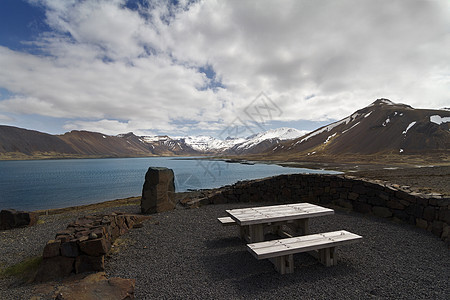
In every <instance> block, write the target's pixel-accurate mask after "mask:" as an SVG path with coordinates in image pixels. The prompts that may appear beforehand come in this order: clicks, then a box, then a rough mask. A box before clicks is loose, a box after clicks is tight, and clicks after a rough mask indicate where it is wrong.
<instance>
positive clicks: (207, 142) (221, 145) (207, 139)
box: [183, 135, 246, 152]
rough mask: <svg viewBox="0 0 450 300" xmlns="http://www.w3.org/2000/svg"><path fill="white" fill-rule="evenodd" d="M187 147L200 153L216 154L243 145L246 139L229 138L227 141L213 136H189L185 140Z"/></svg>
mask: <svg viewBox="0 0 450 300" xmlns="http://www.w3.org/2000/svg"><path fill="white" fill-rule="evenodd" d="M183 140H184V142H185V143H186V145H188V146H190V147H191V148H192V149H194V150H196V151H200V152H215V151H224V150H227V149H229V148H231V147H233V146H234V145H237V144H240V143H243V142H245V141H246V139H243V138H235V139H232V138H228V139H226V140H220V139H216V138H214V137H211V136H204V135H200V136H187V137H184V138H183Z"/></svg>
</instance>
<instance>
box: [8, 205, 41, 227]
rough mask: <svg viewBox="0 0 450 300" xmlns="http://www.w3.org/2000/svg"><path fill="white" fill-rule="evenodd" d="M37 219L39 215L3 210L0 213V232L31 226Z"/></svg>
mask: <svg viewBox="0 0 450 300" xmlns="http://www.w3.org/2000/svg"><path fill="white" fill-rule="evenodd" d="M38 219H39V215H38V214H37V213H34V212H28V211H17V210H15V209H4V210H2V211H1V212H0V230H5V229H13V228H19V227H26V226H33V225H35V224H36V223H37V221H38Z"/></svg>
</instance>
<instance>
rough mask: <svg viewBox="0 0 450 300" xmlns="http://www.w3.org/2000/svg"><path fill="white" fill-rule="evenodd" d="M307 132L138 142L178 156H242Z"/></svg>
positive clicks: (282, 130)
mask: <svg viewBox="0 0 450 300" xmlns="http://www.w3.org/2000/svg"><path fill="white" fill-rule="evenodd" d="M305 133H307V131H301V130H297V129H294V128H278V129H272V130H268V131H265V132H261V133H258V134H255V135H252V136H250V137H248V138H227V139H225V140H221V139H217V138H214V137H211V136H203V135H201V136H185V137H169V136H142V137H140V140H141V141H142V142H144V143H146V144H148V145H149V146H150V148H151V149H155V148H156V147H161V146H162V145H165V146H167V147H168V148H169V150H170V151H174V153H175V154H179V152H180V151H181V150H183V149H184V151H187V150H190V151H189V154H199V155H201V154H220V153H228V154H237V153H239V154H242V153H255V152H260V151H264V150H266V149H267V148H268V147H270V146H271V145H273V144H274V143H275V144H276V143H279V142H280V141H285V140H289V139H295V138H297V137H299V136H302V135H304V134H305Z"/></svg>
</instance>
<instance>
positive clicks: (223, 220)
mask: <svg viewBox="0 0 450 300" xmlns="http://www.w3.org/2000/svg"><path fill="white" fill-rule="evenodd" d="M217 221H219V223H220V224H222V225H223V226H232V225H237V223H236V222H235V221H234V220H233V219H232V218H231V217H222V218H217Z"/></svg>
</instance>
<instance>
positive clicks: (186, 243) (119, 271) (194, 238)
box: [0, 203, 450, 300]
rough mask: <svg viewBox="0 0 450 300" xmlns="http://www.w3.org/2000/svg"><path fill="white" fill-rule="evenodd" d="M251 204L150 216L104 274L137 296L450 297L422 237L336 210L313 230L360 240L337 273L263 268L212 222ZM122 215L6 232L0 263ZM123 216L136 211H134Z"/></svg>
mask: <svg viewBox="0 0 450 300" xmlns="http://www.w3.org/2000/svg"><path fill="white" fill-rule="evenodd" d="M259 205H270V203H264V204H261V203H259V204H258V206H259ZM248 206H252V204H249V203H244V204H226V205H209V206H204V207H200V208H198V209H177V210H174V211H171V212H166V213H160V214H155V215H153V218H152V219H150V220H148V221H146V222H145V223H144V227H142V228H137V229H133V230H131V231H130V232H129V233H127V234H126V235H124V236H122V239H123V240H124V243H123V244H122V246H121V247H120V251H119V252H117V253H115V254H113V255H112V256H110V257H109V258H107V260H106V272H107V275H108V276H109V277H116V276H118V277H123V278H134V279H136V291H135V292H136V294H135V296H136V299H280V298H284V299H296V298H301V299H313V298H314V299H332V298H333V299H342V298H345V299H357V298H374V299H383V298H391V299H450V286H449V279H450V252H449V249H448V248H447V246H446V245H445V243H444V242H442V241H441V240H439V239H438V238H437V237H435V236H433V235H431V234H430V233H428V232H426V231H423V230H421V229H418V228H415V227H413V226H410V225H407V224H396V223H393V222H391V221H388V220H384V219H379V218H375V217H371V216H365V215H361V214H358V213H353V212H346V211H343V210H336V213H335V215H333V216H326V217H320V218H315V219H313V220H311V222H310V230H311V233H318V232H325V231H334V230H339V229H346V230H349V231H351V232H354V233H357V234H360V235H362V236H363V241H362V242H360V243H356V244H353V245H347V246H341V247H338V248H337V249H338V255H339V262H338V265H337V266H334V267H330V268H326V267H324V266H322V265H321V264H319V263H318V262H317V261H316V260H315V259H313V258H312V257H311V256H309V255H308V254H297V255H295V256H294V260H295V273H294V274H287V275H280V274H278V273H277V272H276V271H275V270H274V268H273V266H272V264H271V263H270V262H269V261H267V260H261V261H258V260H256V259H255V258H254V257H253V256H252V255H251V254H250V253H249V252H247V250H246V248H245V243H244V242H243V241H242V240H240V239H239V238H238V234H237V228H236V227H233V226H230V227H223V226H221V225H220V224H219V223H218V222H217V220H216V218H217V217H220V216H225V209H230V208H239V207H248ZM118 210H119V209H118V208H108V209H102V210H97V211H95V212H81V213H80V212H79V213H65V214H60V215H54V216H44V217H41V219H43V220H44V221H45V222H44V223H43V224H39V225H37V226H35V227H31V228H23V229H16V230H11V231H3V232H1V233H0V259H1V263H2V264H3V265H12V264H14V263H17V262H19V261H21V260H22V259H23V258H26V257H30V256H35V255H40V254H41V253H42V249H43V247H44V245H45V242H46V241H47V240H48V239H52V238H53V237H54V234H55V233H56V231H58V230H60V229H64V228H65V227H66V226H67V224H68V223H70V222H72V221H73V220H75V219H76V218H77V217H78V215H85V214H86V213H107V212H112V211H118ZM120 211H126V212H134V213H138V212H139V207H138V206H125V207H121V208H120ZM18 237H19V238H18ZM56 284H57V283H55V285H56ZM33 289H34V286H33V285H30V284H25V285H17V284H14V281H13V280H12V279H3V280H0V299H5V300H7V299H29V298H30V297H31V296H32V295H33Z"/></svg>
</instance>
